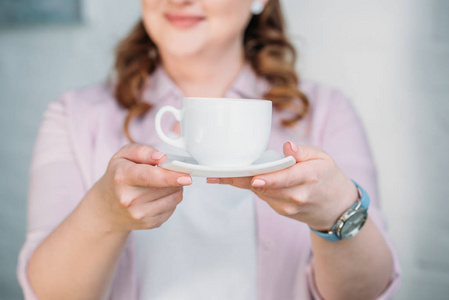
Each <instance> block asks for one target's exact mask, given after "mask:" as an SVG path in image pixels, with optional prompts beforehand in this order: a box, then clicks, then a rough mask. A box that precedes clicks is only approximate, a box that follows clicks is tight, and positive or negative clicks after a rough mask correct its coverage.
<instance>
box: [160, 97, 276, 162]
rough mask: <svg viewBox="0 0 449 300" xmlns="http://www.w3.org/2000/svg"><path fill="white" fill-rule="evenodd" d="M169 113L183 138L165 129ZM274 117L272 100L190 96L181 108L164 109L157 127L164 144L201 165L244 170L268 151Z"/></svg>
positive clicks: (161, 109)
mask: <svg viewBox="0 0 449 300" xmlns="http://www.w3.org/2000/svg"><path fill="white" fill-rule="evenodd" d="M167 112H170V113H172V114H173V115H174V117H175V119H176V120H178V121H179V122H180V125H181V135H180V136H179V137H178V138H176V139H173V138H170V137H168V136H167V135H166V134H165V133H164V131H163V130H162V127H161V120H162V116H163V115H164V114H165V113H167ZM271 114H272V103H271V101H269V100H256V99H231V98H200V97H191V98H183V99H182V100H181V109H176V108H175V107H173V106H163V107H161V108H160V109H159V111H158V112H157V114H156V118H155V127H156V132H157V134H158V136H159V137H160V138H161V139H162V140H163V141H164V142H165V143H167V144H169V145H172V146H175V147H178V148H181V149H184V150H186V151H187V152H188V153H189V154H190V155H191V156H192V158H194V159H195V160H196V161H197V162H198V163H199V164H201V165H206V166H211V167H242V166H249V165H251V164H252V163H253V162H254V161H255V160H257V159H258V158H259V157H260V156H261V155H262V154H263V153H264V152H265V150H266V148H267V145H268V141H269V138H270V133H271Z"/></svg>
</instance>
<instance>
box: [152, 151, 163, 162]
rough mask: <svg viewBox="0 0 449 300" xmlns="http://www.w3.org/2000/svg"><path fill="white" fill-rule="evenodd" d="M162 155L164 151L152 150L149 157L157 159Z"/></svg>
mask: <svg viewBox="0 0 449 300" xmlns="http://www.w3.org/2000/svg"><path fill="white" fill-rule="evenodd" d="M164 155H165V154H164V153H162V152H159V151H156V152H153V153H152V154H151V159H154V160H159V159H161V158H162V157H163V156H164Z"/></svg>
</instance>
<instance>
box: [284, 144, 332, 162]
mask: <svg viewBox="0 0 449 300" xmlns="http://www.w3.org/2000/svg"><path fill="white" fill-rule="evenodd" d="M283 150H284V155H285V156H293V157H294V158H295V159H296V162H304V161H309V160H314V159H327V158H328V155H327V154H326V152H324V151H323V150H322V149H321V148H319V147H315V146H298V145H295V144H294V143H292V142H287V143H285V144H284V149H283Z"/></svg>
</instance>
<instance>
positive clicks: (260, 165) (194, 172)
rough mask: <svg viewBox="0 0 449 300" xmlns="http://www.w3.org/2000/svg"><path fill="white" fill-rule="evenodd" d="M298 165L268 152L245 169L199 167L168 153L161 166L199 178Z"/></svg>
mask: <svg viewBox="0 0 449 300" xmlns="http://www.w3.org/2000/svg"><path fill="white" fill-rule="evenodd" d="M295 163H296V160H295V159H294V158H293V156H288V157H284V156H283V155H281V154H279V153H277V152H276V151H273V150H269V151H266V152H265V153H264V154H262V156H261V157H260V158H259V159H258V160H256V161H255V162H254V163H253V164H252V165H250V166H245V167H236V168H226V167H209V166H204V165H199V164H198V163H197V162H196V161H195V160H194V159H193V158H192V157H186V156H178V155H174V154H169V153H167V160H166V161H165V163H163V164H162V165H160V166H159V167H162V168H164V169H168V170H172V171H177V172H182V173H187V174H190V175H191V176H197V177H217V178H226V177H246V176H255V175H258V174H264V173H271V172H276V171H279V170H282V169H285V168H288V167H290V166H292V165H294V164H295Z"/></svg>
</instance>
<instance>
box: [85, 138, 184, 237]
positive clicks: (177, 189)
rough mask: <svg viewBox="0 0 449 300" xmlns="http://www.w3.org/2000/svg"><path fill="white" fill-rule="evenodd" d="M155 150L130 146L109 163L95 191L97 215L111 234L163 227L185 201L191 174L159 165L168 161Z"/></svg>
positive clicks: (141, 146) (120, 151)
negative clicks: (184, 194) (184, 197)
mask: <svg viewBox="0 0 449 300" xmlns="http://www.w3.org/2000/svg"><path fill="white" fill-rule="evenodd" d="M166 158H167V157H166V155H164V154H163V153H161V152H158V151H157V150H156V149H154V148H152V147H150V146H146V145H139V144H128V145H126V146H124V147H123V148H121V149H120V150H119V151H118V152H117V153H116V154H115V155H114V156H113V157H112V158H111V160H110V161H109V165H108V168H107V170H106V173H105V174H104V175H103V177H102V178H101V179H100V180H98V181H97V183H96V184H95V185H94V187H93V188H92V192H93V193H95V194H96V195H97V197H93V198H95V199H98V201H97V203H96V205H95V207H97V208H98V209H97V211H98V216H99V218H101V219H102V220H103V221H105V222H103V223H106V224H107V225H106V226H107V227H106V228H107V230H108V231H121V232H127V231H130V230H132V229H151V228H156V227H159V226H161V225H162V224H163V223H164V222H165V221H167V219H168V218H169V217H170V216H171V215H172V214H173V212H174V211H175V208H176V206H177V205H178V204H179V203H180V202H181V201H182V193H183V186H185V185H189V184H191V183H192V178H191V177H190V176H189V175H188V174H183V173H177V172H173V171H169V170H165V169H162V168H158V167H157V166H156V165H157V164H161V163H163V162H164V161H165V160H166Z"/></svg>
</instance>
